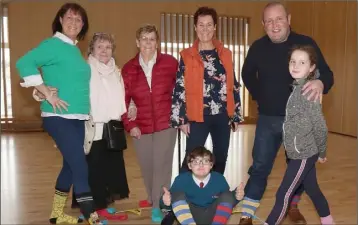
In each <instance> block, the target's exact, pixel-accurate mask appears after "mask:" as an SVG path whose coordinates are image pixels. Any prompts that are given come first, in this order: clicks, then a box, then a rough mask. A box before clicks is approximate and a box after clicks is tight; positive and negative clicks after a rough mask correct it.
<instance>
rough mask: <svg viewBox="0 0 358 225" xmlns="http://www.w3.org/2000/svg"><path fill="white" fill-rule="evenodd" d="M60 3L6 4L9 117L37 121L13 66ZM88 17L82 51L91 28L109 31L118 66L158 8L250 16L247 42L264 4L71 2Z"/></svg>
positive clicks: (156, 20)
mask: <svg viewBox="0 0 358 225" xmlns="http://www.w3.org/2000/svg"><path fill="white" fill-rule="evenodd" d="M64 2H65V1H46V2H45V1H31V2H27V1H14V2H11V3H9V28H10V41H11V42H10V47H11V53H10V54H11V55H10V57H11V75H12V90H13V102H14V109H13V110H14V116H15V117H16V118H18V119H21V120H36V119H37V120H39V119H40V118H39V115H40V113H39V105H38V103H36V102H35V101H34V100H33V99H32V97H31V89H26V88H21V87H20V85H19V83H20V78H19V77H18V74H17V71H16V69H15V63H16V60H17V59H18V58H19V57H20V56H22V55H23V54H24V53H25V52H26V51H28V50H30V49H31V48H32V47H34V46H36V45H37V44H38V43H39V42H40V41H41V40H43V39H44V38H46V37H48V36H50V35H52V33H51V23H52V20H53V18H54V16H55V14H56V12H57V10H58V9H59V7H60V6H61V5H62V4H63V3H64ZM77 2H79V3H80V4H81V5H82V6H83V7H84V8H85V9H86V10H87V13H88V16H89V21H90V28H89V32H88V34H89V35H88V36H87V37H86V39H85V40H84V41H82V42H80V43H79V47H80V49H81V50H82V51H83V53H84V54H86V51H87V46H88V42H89V39H90V38H91V35H92V34H93V33H94V32H109V33H112V34H114V36H115V40H116V45H117V49H116V52H115V57H116V60H117V64H118V65H119V66H122V65H123V64H124V63H125V62H127V61H128V60H129V59H130V58H131V57H133V56H134V55H135V54H136V53H137V48H136V45H135V32H136V30H137V29H138V27H139V26H140V25H142V24H145V23H152V24H156V25H157V26H158V27H159V24H160V13H161V12H167V13H168V12H169V13H170V12H175V13H178V12H180V13H191V14H192V13H194V12H195V10H196V9H197V8H198V7H199V6H203V5H208V6H210V7H214V8H215V9H216V10H217V11H218V13H219V14H220V15H232V16H234V15H236V16H246V17H250V24H251V25H250V37H249V39H250V41H253V40H255V39H257V38H259V37H260V36H262V35H263V30H262V25H261V11H262V9H263V7H264V6H265V4H267V2H264V1H263V2H261V1H260V2H234V1H227V2H223V1H217V2H215V1H212V2H202V1H184V2H183V1H164V2H163V1H148V2H147V1H133V2H130V1H103V2H102V1H92V2H91V1H77Z"/></svg>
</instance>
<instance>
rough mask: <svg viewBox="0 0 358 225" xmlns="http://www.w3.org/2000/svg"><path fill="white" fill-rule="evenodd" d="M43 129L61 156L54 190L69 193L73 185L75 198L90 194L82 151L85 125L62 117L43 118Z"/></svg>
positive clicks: (81, 121)
mask: <svg viewBox="0 0 358 225" xmlns="http://www.w3.org/2000/svg"><path fill="white" fill-rule="evenodd" d="M43 126H44V129H45V130H46V131H47V132H48V134H49V135H50V136H51V137H52V138H53V139H54V141H55V142H56V145H57V147H58V149H59V150H60V152H61V154H62V156H63V166H62V169H61V172H60V174H59V175H58V178H57V182H56V189H57V190H59V191H63V192H69V191H70V188H71V186H72V184H73V186H74V192H75V193H76V196H77V195H79V194H84V193H87V194H89V193H90V192H91V190H90V187H89V184H88V167H87V162H86V156H85V153H84V150H83V142H84V135H85V125H84V121H83V120H75V119H65V118H62V117H57V116H53V117H44V118H43Z"/></svg>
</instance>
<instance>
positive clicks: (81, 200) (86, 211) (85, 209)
mask: <svg viewBox="0 0 358 225" xmlns="http://www.w3.org/2000/svg"><path fill="white" fill-rule="evenodd" d="M76 200H77V202H78V204H79V205H80V209H81V212H82V213H83V215H84V217H85V218H86V219H87V220H88V219H89V218H90V217H91V214H92V213H93V212H95V207H94V202H93V198H92V195H91V193H83V194H79V195H78V194H76Z"/></svg>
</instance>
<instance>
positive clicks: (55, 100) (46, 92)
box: [35, 84, 69, 113]
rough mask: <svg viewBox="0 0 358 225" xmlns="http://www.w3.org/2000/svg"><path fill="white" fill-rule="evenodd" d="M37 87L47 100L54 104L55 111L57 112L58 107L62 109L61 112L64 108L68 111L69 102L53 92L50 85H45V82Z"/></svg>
mask: <svg viewBox="0 0 358 225" xmlns="http://www.w3.org/2000/svg"><path fill="white" fill-rule="evenodd" d="M35 88H36V89H37V90H38V91H39V92H41V93H42V94H43V95H44V96H45V97H46V100H47V101H48V102H49V103H50V104H51V105H52V108H53V112H54V113H56V110H57V109H58V110H60V112H61V113H62V109H64V110H66V111H68V109H67V106H69V105H68V103H67V102H65V101H64V100H62V99H60V98H59V97H58V96H57V94H53V93H52V92H51V90H50V88H49V87H47V86H45V85H44V84H40V85H38V86H36V87H35ZM56 93H57V92H56Z"/></svg>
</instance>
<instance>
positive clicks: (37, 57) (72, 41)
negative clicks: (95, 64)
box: [16, 3, 103, 225]
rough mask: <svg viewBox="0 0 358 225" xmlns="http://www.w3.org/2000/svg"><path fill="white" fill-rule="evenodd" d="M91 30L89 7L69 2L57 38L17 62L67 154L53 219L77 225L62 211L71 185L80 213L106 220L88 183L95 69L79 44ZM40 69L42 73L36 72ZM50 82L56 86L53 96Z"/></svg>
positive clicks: (60, 18) (45, 122) (92, 219)
mask: <svg viewBox="0 0 358 225" xmlns="http://www.w3.org/2000/svg"><path fill="white" fill-rule="evenodd" d="M87 30H88V19H87V14H86V11H85V10H84V9H83V8H82V7H81V6H80V5H78V4H76V3H66V4H64V5H63V6H62V7H61V9H60V10H59V11H58V12H57V15H56V17H55V19H54V21H53V23H52V31H53V34H54V36H53V37H51V38H47V39H46V40H44V41H42V42H41V43H40V44H39V45H38V46H37V47H35V48H33V49H32V50H30V51H29V52H27V53H26V54H25V55H24V56H22V57H21V58H20V59H19V60H18V61H17V63H16V67H17V69H18V71H19V74H20V76H21V77H22V78H23V79H24V83H22V84H21V85H22V86H23V87H35V88H36V89H37V90H38V91H39V92H41V93H42V94H43V95H44V96H45V97H46V101H43V102H42V103H41V112H42V113H41V116H42V118H43V126H44V129H45V130H46V131H47V132H48V133H49V135H50V136H51V137H52V138H53V139H54V140H55V142H56V145H57V147H58V148H59V150H60V152H61V154H62V156H63V167H62V170H61V172H60V174H59V176H58V178H57V182H56V187H55V196H54V201H53V209H52V213H51V216H50V222H51V223H53V224H54V223H56V224H59V223H68V224H76V223H78V222H82V221H81V220H80V219H77V218H74V217H71V216H68V215H66V214H64V212H63V209H64V206H65V203H66V199H67V196H68V193H69V191H70V188H71V186H72V184H73V185H74V192H75V194H76V199H77V201H78V202H79V204H80V208H81V212H82V213H83V214H84V216H85V219H86V220H87V221H88V222H89V224H91V225H92V224H102V223H103V222H101V221H99V219H98V215H97V213H96V212H95V209H94V204H93V198H92V195H91V190H90V187H89V185H88V167H87V163H86V158H85V153H84V151H83V143H84V135H85V129H84V121H85V120H87V119H88V118H89V110H90V102H89V82H90V76H91V71H90V67H89V65H88V64H87V62H86V60H85V59H84V58H83V56H82V54H81V51H80V50H79V48H78V47H77V46H76V43H77V39H79V40H82V39H83V38H84V36H85V35H86V33H87ZM38 68H41V71H42V76H41V74H40V72H39V70H38ZM48 86H52V87H54V88H56V89H57V90H58V92H57V94H56V95H55V94H53V92H51V90H50V89H49V88H48Z"/></svg>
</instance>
